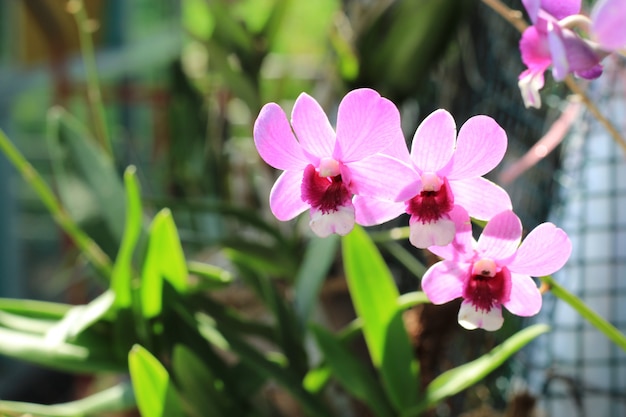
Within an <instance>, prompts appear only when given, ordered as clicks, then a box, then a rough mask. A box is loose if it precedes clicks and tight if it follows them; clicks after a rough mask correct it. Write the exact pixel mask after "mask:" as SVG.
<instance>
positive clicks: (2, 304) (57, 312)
mask: <svg viewBox="0 0 626 417" xmlns="http://www.w3.org/2000/svg"><path fill="white" fill-rule="evenodd" d="M72 307H73V306H72V305H71V304H65V303H54V302H51V301H40V300H27V299H17V298H0V310H2V311H6V312H9V313H13V314H17V315H20V316H24V317H32V318H41V319H51V320H59V319H61V318H62V317H63V316H64V315H65V313H67V312H68V310H70V309H71V308H72Z"/></svg>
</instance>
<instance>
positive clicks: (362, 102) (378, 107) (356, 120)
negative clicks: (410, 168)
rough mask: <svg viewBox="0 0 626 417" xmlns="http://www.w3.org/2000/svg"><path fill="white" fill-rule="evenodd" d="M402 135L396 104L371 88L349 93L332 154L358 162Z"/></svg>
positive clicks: (341, 107) (344, 161) (339, 121)
mask: <svg viewBox="0 0 626 417" xmlns="http://www.w3.org/2000/svg"><path fill="white" fill-rule="evenodd" d="M400 136H402V137H403V134H402V126H401V124H400V112H399V111H398V109H397V107H396V106H395V104H393V103H392V102H391V101H389V100H387V99H386V98H383V97H381V96H380V95H379V94H378V93H377V92H376V91H374V90H371V89H369V88H361V89H358V90H353V91H351V92H349V93H348V94H346V96H345V97H344V98H343V100H342V101H341V103H340V104H339V110H338V113H337V143H336V145H335V149H334V150H333V157H334V158H335V159H337V160H340V161H342V162H343V163H347V162H353V161H358V160H360V159H363V158H365V157H368V156H371V155H374V154H375V153H378V152H381V151H383V150H385V148H387V147H388V146H390V144H392V142H394V141H396V140H398V138H399V137H400Z"/></svg>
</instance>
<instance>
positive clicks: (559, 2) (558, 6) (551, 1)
mask: <svg viewBox="0 0 626 417" xmlns="http://www.w3.org/2000/svg"><path fill="white" fill-rule="evenodd" d="M580 5H581V0H541V8H542V9H543V10H545V11H546V12H548V13H549V14H550V15H552V16H553V17H554V18H555V19H557V20H561V19H564V18H566V17H567V16H571V15H574V14H578V13H579V12H580Z"/></svg>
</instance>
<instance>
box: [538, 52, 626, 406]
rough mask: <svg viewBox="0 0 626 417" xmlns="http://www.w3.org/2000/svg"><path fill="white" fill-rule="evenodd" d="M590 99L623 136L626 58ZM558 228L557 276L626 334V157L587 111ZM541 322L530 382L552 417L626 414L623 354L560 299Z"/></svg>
mask: <svg viewBox="0 0 626 417" xmlns="http://www.w3.org/2000/svg"><path fill="white" fill-rule="evenodd" d="M605 65H606V67H605V73H604V74H603V76H602V77H601V78H600V79H598V80H597V81H594V82H593V83H591V84H590V90H589V92H590V94H591V96H592V99H593V100H594V102H595V103H597V105H598V107H599V108H600V109H601V111H602V112H603V114H605V115H606V116H608V117H609V118H610V119H611V120H612V121H613V123H614V124H615V125H616V127H617V128H618V130H619V131H621V132H622V133H624V132H626V118H625V117H624V116H625V115H626V60H624V59H617V58H615V59H607V60H605ZM559 180H560V181H559V182H560V183H561V198H562V205H561V207H560V208H559V210H558V212H556V213H555V216H554V217H555V222H556V223H557V224H558V225H559V226H560V227H562V228H563V229H564V230H565V231H566V232H567V233H568V235H569V236H570V238H571V240H572V244H573V252H572V256H571V258H570V260H569V262H568V263H567V265H566V266H565V267H564V268H563V270H562V271H560V272H559V273H558V274H555V277H556V278H557V279H558V280H559V282H560V283H561V284H562V285H564V286H565V287H566V288H567V289H568V290H569V291H570V292H572V293H574V294H575V295H577V296H578V297H580V298H581V299H582V300H583V301H584V302H585V303H586V304H587V305H588V306H589V307H591V308H592V309H593V310H595V311H596V312H597V313H598V314H600V315H601V316H602V317H604V318H605V319H607V320H609V321H610V322H611V323H612V324H613V325H614V326H616V327H617V328H618V329H620V330H621V331H622V332H626V280H625V279H624V278H625V275H626V157H625V155H624V152H623V151H622V150H621V148H620V147H619V146H618V145H617V144H616V143H615V142H614V141H613V139H612V138H611V136H610V135H609V133H608V132H607V131H606V130H605V129H604V127H603V126H602V125H600V123H599V122H597V120H595V119H594V118H593V116H591V115H590V114H589V113H588V112H585V113H584V115H583V117H581V118H580V119H579V120H578V122H577V123H576V124H575V125H574V126H573V131H572V134H571V136H570V137H569V138H568V142H567V146H566V148H565V150H564V159H563V169H562V173H561V174H560V178H559ZM538 321H541V322H548V323H550V325H551V326H552V332H550V333H549V334H548V335H546V336H544V337H541V338H539V339H538V340H537V341H536V343H535V346H534V349H533V350H532V352H533V357H532V363H531V365H532V366H533V369H532V371H531V372H530V375H529V378H530V379H529V381H530V383H531V385H532V386H533V388H534V389H535V390H537V391H538V393H540V395H541V397H542V398H543V406H544V408H545V411H546V413H547V415H549V416H553V417H560V416H567V417H577V416H578V417H582V416H625V415H626V352H624V351H623V350H621V349H620V348H619V347H617V346H616V345H614V344H613V343H611V342H610V341H609V340H608V339H607V338H606V337H605V336H604V335H603V334H601V333H600V332H599V331H598V330H597V329H595V328H594V327H592V326H591V325H590V324H589V323H587V322H586V321H585V320H584V319H583V318H582V317H581V316H580V315H578V314H577V313H576V312H575V311H574V310H573V309H571V308H570V307H569V306H568V305H567V304H565V303H564V302H562V301H559V300H557V299H555V298H554V297H551V296H550V295H549V294H548V295H547V296H546V297H544V308H543V311H542V313H541V314H540V316H539V317H538Z"/></svg>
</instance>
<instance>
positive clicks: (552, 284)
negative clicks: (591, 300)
mask: <svg viewBox="0 0 626 417" xmlns="http://www.w3.org/2000/svg"><path fill="white" fill-rule="evenodd" d="M541 282H542V283H543V284H544V285H546V286H547V287H548V288H549V289H550V292H551V293H552V294H554V296H555V297H557V298H560V299H561V300H563V301H565V302H566V303H567V304H569V306H570V307H572V308H573V309H574V310H576V311H577V312H578V314H580V315H581V316H582V317H584V318H585V320H587V321H588V322H589V323H590V324H591V325H593V326H594V327H595V328H596V329H598V330H599V331H601V332H602V333H604V335H605V336H606V337H608V338H609V339H610V340H611V341H612V342H613V343H615V344H616V345H617V346H619V347H620V348H622V350H624V351H625V352H626V335H624V333H622V332H620V331H619V330H618V329H617V328H615V326H613V325H612V324H611V323H609V322H608V321H606V320H605V319H603V318H602V317H601V316H600V315H599V314H598V313H596V312H595V311H593V310H592V309H590V308H589V307H588V306H587V304H585V303H584V302H583V301H582V300H581V299H580V298H578V297H576V296H575V295H574V294H572V293H570V292H569V291H567V290H566V289H565V288H563V287H562V286H561V285H559V284H558V283H557V282H556V281H555V280H554V279H553V278H552V277H551V276H547V277H541Z"/></svg>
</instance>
